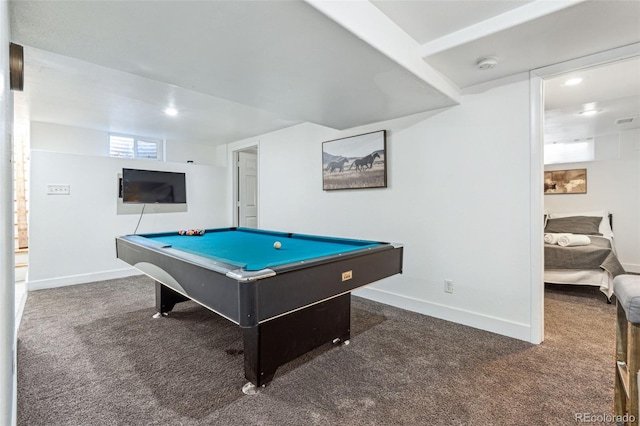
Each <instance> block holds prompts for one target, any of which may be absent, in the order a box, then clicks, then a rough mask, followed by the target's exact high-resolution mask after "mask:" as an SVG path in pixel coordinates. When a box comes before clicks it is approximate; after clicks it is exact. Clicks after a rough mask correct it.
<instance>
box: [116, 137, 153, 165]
mask: <svg viewBox="0 0 640 426" xmlns="http://www.w3.org/2000/svg"><path fill="white" fill-rule="evenodd" d="M109 156H111V157H117V158H146V159H150V160H158V161H162V141H160V140H156V139H150V138H141V137H138V136H127V135H117V134H110V135H109Z"/></svg>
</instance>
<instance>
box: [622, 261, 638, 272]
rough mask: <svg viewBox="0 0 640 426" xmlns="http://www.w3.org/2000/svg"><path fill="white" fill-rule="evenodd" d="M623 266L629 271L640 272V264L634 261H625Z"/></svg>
mask: <svg viewBox="0 0 640 426" xmlns="http://www.w3.org/2000/svg"><path fill="white" fill-rule="evenodd" d="M622 267H623V268H624V270H625V271H627V272H633V273H634V274H640V265H636V264H634V263H623V264H622Z"/></svg>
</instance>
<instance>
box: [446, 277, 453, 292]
mask: <svg viewBox="0 0 640 426" xmlns="http://www.w3.org/2000/svg"><path fill="white" fill-rule="evenodd" d="M444 292H445V293H453V281H451V280H444Z"/></svg>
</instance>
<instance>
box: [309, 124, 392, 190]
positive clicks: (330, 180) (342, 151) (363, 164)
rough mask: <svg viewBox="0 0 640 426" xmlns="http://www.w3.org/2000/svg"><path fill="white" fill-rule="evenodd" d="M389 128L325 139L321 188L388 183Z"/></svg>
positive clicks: (379, 185)
mask: <svg viewBox="0 0 640 426" xmlns="http://www.w3.org/2000/svg"><path fill="white" fill-rule="evenodd" d="M386 152H387V131H386V130H378V131H375V132H370V133H363V134H361V135H356V136H349V137H346V138H341V139H335V140H331V141H326V142H323V143H322V189H323V190H324V191H333V190H341V189H367V188H386V187H387V155H386Z"/></svg>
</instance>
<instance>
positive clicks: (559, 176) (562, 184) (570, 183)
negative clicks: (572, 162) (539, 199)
mask: <svg viewBox="0 0 640 426" xmlns="http://www.w3.org/2000/svg"><path fill="white" fill-rule="evenodd" d="M544 193H545V194H586V193H587V169H573V170H554V171H549V172H544Z"/></svg>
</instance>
